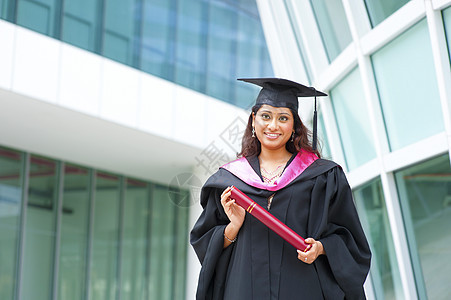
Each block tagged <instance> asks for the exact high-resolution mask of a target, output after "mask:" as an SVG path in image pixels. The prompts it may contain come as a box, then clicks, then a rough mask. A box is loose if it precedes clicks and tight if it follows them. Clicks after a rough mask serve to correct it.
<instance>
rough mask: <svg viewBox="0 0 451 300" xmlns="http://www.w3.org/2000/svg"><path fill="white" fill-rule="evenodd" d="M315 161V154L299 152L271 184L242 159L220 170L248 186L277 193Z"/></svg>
mask: <svg viewBox="0 0 451 300" xmlns="http://www.w3.org/2000/svg"><path fill="white" fill-rule="evenodd" d="M317 159H318V157H317V156H316V154H314V153H312V152H306V151H302V150H301V151H299V153H298V154H297V155H296V157H295V158H294V159H293V161H292V162H291V163H290V164H289V165H288V167H287V168H286V169H285V171H283V173H282V176H280V177H279V178H278V179H277V180H276V181H275V182H274V183H273V184H269V183H266V182H264V181H262V180H261V179H260V177H259V176H258V174H257V173H255V171H254V169H252V167H251V165H250V164H249V162H248V161H247V159H246V158H244V157H241V158H239V159H237V160H234V161H232V162H229V163H227V164H225V165H223V166H222V167H221V168H223V169H225V170H227V171H229V172H230V173H232V174H233V175H235V176H236V177H238V178H239V179H241V180H242V181H244V182H246V183H247V184H249V185H250V186H253V187H256V188H260V189H264V190H268V191H277V190H280V189H282V188H284V187H286V186H287V185H288V184H289V183H290V182H292V181H293V180H294V179H295V178H297V177H298V176H299V175H301V173H302V172H304V170H305V169H307V168H308V166H310V165H311V164H312V163H313V162H314V161H315V160H317Z"/></svg>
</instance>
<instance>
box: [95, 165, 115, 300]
mask: <svg viewBox="0 0 451 300" xmlns="http://www.w3.org/2000/svg"><path fill="white" fill-rule="evenodd" d="M119 189H120V181H119V177H117V176H114V175H110V174H106V173H97V176H96V189H95V199H94V229H93V231H94V233H93V235H94V236H93V244H92V266H91V282H90V298H91V299H99V300H110V299H115V297H116V288H117V281H116V278H117V255H118V238H119V197H120V196H119Z"/></svg>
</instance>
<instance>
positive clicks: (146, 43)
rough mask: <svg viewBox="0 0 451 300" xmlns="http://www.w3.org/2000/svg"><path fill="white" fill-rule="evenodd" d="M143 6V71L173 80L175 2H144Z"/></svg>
mask: <svg viewBox="0 0 451 300" xmlns="http://www.w3.org/2000/svg"><path fill="white" fill-rule="evenodd" d="M143 5H144V6H143V15H144V19H143V24H142V40H141V55H142V57H141V69H142V70H143V71H145V72H149V73H151V74H154V75H156V76H159V77H161V78H164V79H168V80H172V79H173V77H174V76H173V72H174V49H175V48H174V37H175V11H174V7H173V6H174V5H173V0H171V1H166V0H144V4H143Z"/></svg>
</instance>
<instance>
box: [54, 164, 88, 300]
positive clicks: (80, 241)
mask: <svg viewBox="0 0 451 300" xmlns="http://www.w3.org/2000/svg"><path fill="white" fill-rule="evenodd" d="M89 196H90V176H89V172H88V170H87V169H85V168H80V167H78V166H72V165H66V166H65V168H64V189H63V207H62V215H61V238H60V253H59V254H60V256H59V264H58V266H59V271H58V299H64V300H82V299H84V296H85V293H84V291H85V288H86V287H85V282H86V260H87V257H88V254H87V249H88V247H87V245H88V224H89V208H90V207H89V203H90V201H89Z"/></svg>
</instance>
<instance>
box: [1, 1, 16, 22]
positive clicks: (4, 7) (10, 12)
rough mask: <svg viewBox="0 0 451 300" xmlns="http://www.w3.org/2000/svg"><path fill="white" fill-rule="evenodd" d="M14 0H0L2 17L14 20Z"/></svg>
mask: <svg viewBox="0 0 451 300" xmlns="http://www.w3.org/2000/svg"><path fill="white" fill-rule="evenodd" d="M14 2H15V1H13V0H0V19H4V20H7V21H10V22H14V4H15V3H14Z"/></svg>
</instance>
